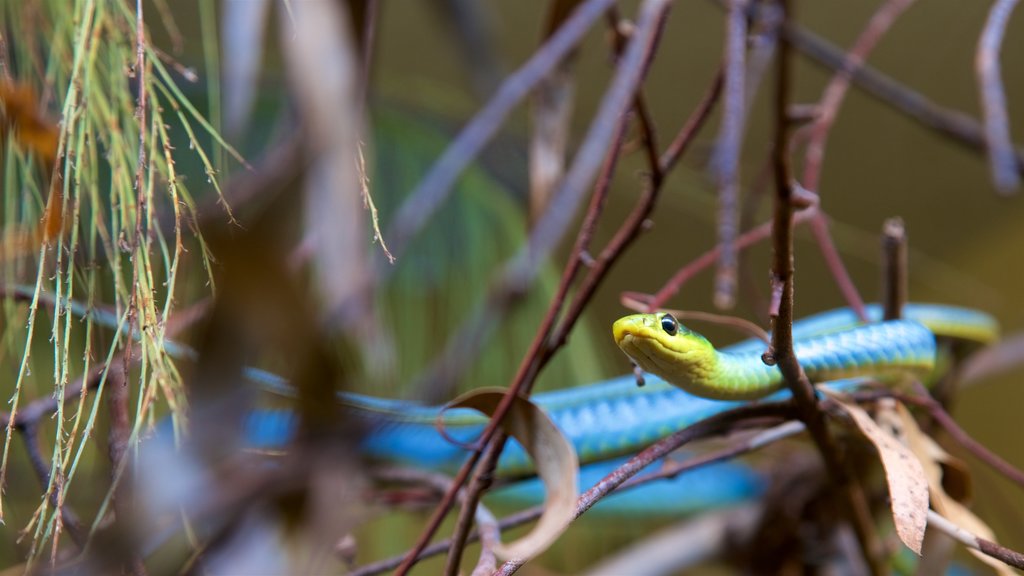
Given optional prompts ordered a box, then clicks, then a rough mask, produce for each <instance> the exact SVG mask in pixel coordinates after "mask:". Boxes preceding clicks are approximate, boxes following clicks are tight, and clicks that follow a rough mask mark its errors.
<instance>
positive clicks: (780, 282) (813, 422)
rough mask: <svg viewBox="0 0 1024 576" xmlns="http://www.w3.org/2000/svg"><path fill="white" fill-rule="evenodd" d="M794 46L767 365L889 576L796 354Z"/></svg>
mask: <svg viewBox="0 0 1024 576" xmlns="http://www.w3.org/2000/svg"><path fill="white" fill-rule="evenodd" d="M782 7H783V9H784V10H785V15H784V17H785V18H786V20H787V21H791V20H792V13H791V12H790V10H789V3H788V2H786V0H783V2H782ZM789 52H790V47H789V42H788V41H787V40H785V39H783V40H782V42H780V44H779V53H778V57H777V61H776V64H777V68H776V91H775V102H774V105H775V110H774V113H775V120H774V122H775V141H774V147H773V165H774V173H775V192H776V194H775V214H774V219H773V223H772V245H773V259H772V287H773V292H774V293H776V294H778V304H779V308H778V313H777V314H773V318H772V343H771V346H770V347H769V349H768V352H767V353H766V354H765V361H766V363H769V364H773V363H774V364H777V365H778V367H779V370H780V371H781V372H782V374H783V376H784V377H785V381H786V385H787V386H788V387H789V389H790V391H791V392H792V395H793V402H794V404H795V406H796V408H797V411H798V413H799V415H800V419H801V420H802V421H803V423H804V425H805V426H807V430H808V432H809V433H810V434H811V438H812V439H813V440H814V443H815V445H816V446H817V448H818V452H819V453H820V454H821V457H822V459H823V460H824V462H825V466H826V468H827V469H828V472H829V476H830V477H831V478H832V481H833V482H834V483H835V484H836V485H837V486H838V487H839V489H840V491H841V493H843V495H844V496H845V499H844V501H845V503H846V507H847V513H848V514H849V518H850V520H851V522H852V524H853V527H854V531H855V532H856V534H857V539H858V541H859V543H860V547H861V551H862V553H863V554H864V558H865V560H866V561H867V564H868V565H869V567H870V568H871V572H872V574H874V575H875V576H881V575H882V574H885V573H886V566H885V562H884V561H883V550H882V547H881V542H880V540H879V539H878V535H877V534H876V533H875V529H874V521H873V519H872V518H871V511H870V508H869V506H868V502H867V498H866V496H865V495H864V492H863V490H862V488H861V487H860V485H859V484H857V483H856V482H855V481H854V479H853V477H852V476H851V474H850V472H849V471H848V470H847V467H846V463H845V462H844V461H843V455H842V453H841V452H840V450H839V446H838V445H837V444H836V442H835V439H834V438H833V437H832V435H831V433H830V432H829V430H828V425H827V423H826V421H825V414H824V413H823V412H822V411H821V410H820V409H819V407H818V403H817V398H816V396H815V391H814V387H813V386H812V385H811V382H810V380H808V378H807V375H806V374H805V373H804V370H803V367H801V366H800V362H799V361H798V360H797V357H796V354H795V353H794V351H793V293H794V290H793V206H792V204H791V202H792V197H793V190H792V181H793V180H792V177H791V175H790V174H791V173H790V166H789V157H788V152H789V147H788V141H789V129H788V126H789V120H788V117H787V109H788V106H789V90H790V82H791V80H790V78H791V76H790V74H791V72H790V65H791V62H790V60H791V58H790V55H789Z"/></svg>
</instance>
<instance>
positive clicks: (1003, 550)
mask: <svg viewBox="0 0 1024 576" xmlns="http://www.w3.org/2000/svg"><path fill="white" fill-rule="evenodd" d="M928 527H929V528H935V529H937V530H941V531H942V532H943V533H944V534H947V535H949V536H952V537H953V538H954V539H955V540H957V541H958V542H960V543H961V544H963V545H964V546H967V547H968V548H973V549H975V550H977V551H979V552H981V553H982V554H985V555H986V556H991V557H993V558H995V559H996V560H999V561H1000V562H1003V563H1004V564H1006V565H1007V566H1013V567H1014V568H1020V569H1022V570H1024V554H1021V553H1020V552H1017V551H1016V550H1011V549H1009V548H1007V547H1005V546H1000V545H999V544H996V543H995V542H990V541H988V540H986V539H984V538H981V537H980V536H976V535H974V534H972V533H970V532H968V531H967V530H965V529H963V528H961V527H959V526H957V525H956V524H953V523H952V522H950V521H949V520H947V519H946V518H945V517H943V516H941V515H940V514H939V513H938V512H936V511H934V510H929V511H928Z"/></svg>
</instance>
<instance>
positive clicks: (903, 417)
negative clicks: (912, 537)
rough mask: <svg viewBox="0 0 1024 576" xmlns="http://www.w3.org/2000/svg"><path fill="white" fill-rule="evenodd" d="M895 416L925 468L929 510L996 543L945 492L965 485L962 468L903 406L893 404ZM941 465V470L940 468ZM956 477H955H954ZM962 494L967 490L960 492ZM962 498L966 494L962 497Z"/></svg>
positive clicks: (991, 562)
mask: <svg viewBox="0 0 1024 576" xmlns="http://www.w3.org/2000/svg"><path fill="white" fill-rule="evenodd" d="M895 417H896V418H897V419H898V420H899V425H900V427H901V429H902V431H903V437H904V440H905V442H906V443H907V446H908V447H909V448H910V449H911V450H912V451H913V452H914V454H916V455H917V457H918V459H919V460H920V461H921V463H922V465H923V466H924V469H925V476H926V477H927V479H928V489H929V492H930V493H931V502H932V508H934V509H935V511H936V512H938V513H939V514H941V515H942V516H944V517H945V518H946V519H947V520H949V521H950V522H952V523H953V524H956V525H957V526H960V527H961V528H964V529H966V530H967V531H969V532H971V533H972V534H974V535H976V536H980V537H981V538H984V539H986V540H989V541H991V542H996V537H995V534H994V533H993V532H992V529H991V528H989V527H988V525H987V524H985V522H984V521H982V520H981V519H980V518H978V517H977V516H975V515H974V513H973V512H971V510H970V509H969V508H967V507H966V506H965V505H963V504H961V503H960V502H959V501H957V499H956V498H953V497H951V496H950V495H949V494H948V493H947V492H946V488H945V486H946V485H954V486H961V487H963V486H969V485H970V482H969V476H967V472H966V469H965V468H964V466H963V464H962V463H960V461H959V460H957V459H956V458H954V457H953V456H950V455H949V454H948V453H947V452H946V451H945V450H943V449H942V447H941V446H939V445H938V444H937V443H936V442H935V441H934V440H932V439H931V437H929V436H928V435H927V434H925V433H924V432H923V431H922V430H921V429H920V428H919V427H918V426H917V421H916V420H914V416H913V415H912V414H911V413H910V411H909V410H907V408H906V407H905V406H903V404H899V403H897V404H896V409H895ZM943 465H945V468H943ZM948 474H952V475H954V478H945V481H944V475H948ZM956 476H959V478H958V477H956ZM963 491H964V492H965V493H966V492H969V490H963ZM963 495H964V496H966V494H963ZM968 551H969V552H970V553H971V554H973V555H974V557H975V558H977V559H978V560H981V561H982V562H984V563H985V564H987V565H988V566H990V567H991V568H992V569H993V570H995V572H996V573H997V574H1006V575H1010V574H1014V571H1013V570H1011V569H1010V568H1009V567H1008V566H1006V564H1003V563H1002V562H1000V561H999V560H996V559H995V558H992V557H991V556H987V555H985V554H982V553H981V552H979V551H978V550H974V549H972V548H968Z"/></svg>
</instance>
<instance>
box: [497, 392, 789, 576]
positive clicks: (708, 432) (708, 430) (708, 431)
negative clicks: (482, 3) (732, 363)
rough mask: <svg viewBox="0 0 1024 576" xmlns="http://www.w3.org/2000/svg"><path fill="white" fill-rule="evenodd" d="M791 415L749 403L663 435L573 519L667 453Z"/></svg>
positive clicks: (509, 569)
mask: <svg viewBox="0 0 1024 576" xmlns="http://www.w3.org/2000/svg"><path fill="white" fill-rule="evenodd" d="M793 415H794V414H793V407H792V405H791V404H789V403H777V402H775V403H768V402H765V403H761V404H749V405H746V406H741V407H739V408H734V409H732V410H728V411H725V412H720V413H718V414H716V415H714V416H711V417H709V418H706V419H704V420H701V421H700V422H697V423H695V424H693V425H691V426H688V427H686V428H684V429H682V430H680V431H678V432H676V433H674V434H672V435H671V436H666V437H665V438H662V439H661V440H659V441H657V442H655V443H654V444H651V445H650V446H649V447H648V448H646V449H645V450H643V451H642V452H640V453H639V454H637V455H636V456H633V457H632V458H630V459H629V460H628V461H626V462H625V463H624V464H622V465H621V466H619V467H618V468H616V469H615V470H613V471H612V472H611V473H609V474H608V475H607V476H605V477H604V478H602V479H601V480H600V481H599V482H598V483H597V484H595V485H594V486H593V487H591V488H590V489H589V490H587V491H586V492H584V493H583V494H580V497H579V498H578V499H577V501H576V512H575V514H574V516H573V519H576V518H579V517H580V516H582V515H583V514H584V513H585V512H586V511H587V510H590V508H592V507H593V506H594V504H597V503H598V502H599V501H601V499H602V498H604V497H605V496H607V495H608V494H610V493H612V492H613V491H614V490H615V489H616V488H618V487H619V486H621V485H622V484H623V483H625V482H626V481H627V480H629V479H630V478H632V477H633V476H635V475H636V474H637V473H639V472H640V471H641V470H643V469H644V468H646V467H647V466H650V465H651V464H652V463H654V462H656V461H658V460H660V459H662V458H664V457H665V456H666V455H667V454H669V453H670V452H672V451H674V450H677V449H679V448H680V447H682V446H684V445H685V444H687V443H689V442H692V441H694V440H697V439H700V438H707V437H709V436H714V435H718V434H722V433H723V432H726V431H728V430H730V429H732V428H733V427H734V426H735V425H736V424H737V423H742V422H744V421H750V420H757V419H761V418H783V419H785V418H790V417H792V416H793ZM524 563H525V561H522V560H510V561H508V562H505V564H503V565H502V567H501V568H500V569H499V570H498V571H497V572H495V574H501V575H503V576H504V575H508V574H513V573H515V572H516V571H517V570H518V569H519V568H520V567H522V565H523V564H524Z"/></svg>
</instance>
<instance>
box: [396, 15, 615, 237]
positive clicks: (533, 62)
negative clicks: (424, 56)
mask: <svg viewBox="0 0 1024 576" xmlns="http://www.w3.org/2000/svg"><path fill="white" fill-rule="evenodd" d="M613 4H614V0H587V1H586V2H583V3H582V4H580V6H579V7H578V8H577V9H576V11H575V12H574V13H573V14H572V16H570V17H569V18H568V19H567V20H566V21H565V24H563V25H562V27H561V28H559V29H558V31H557V32H555V33H554V34H553V35H552V36H551V38H550V39H548V41H547V42H545V43H544V45H543V46H541V47H540V48H539V49H538V50H537V51H536V52H534V53H533V56H532V57H531V58H530V59H529V60H528V61H527V62H526V64H524V65H523V66H522V67H521V68H519V70H517V71H516V72H515V73H513V74H512V75H510V76H509V77H508V78H506V79H505V81H504V82H503V83H502V85H501V87H500V88H498V91H497V93H496V94H495V95H494V98H492V99H491V100H490V102H488V103H487V105H486V106H485V107H484V108H483V109H482V110H481V111H480V112H479V113H478V114H477V115H476V117H474V118H473V120H472V121H470V123H469V124H468V125H466V127H465V128H464V129H463V130H462V132H460V133H459V135H458V136H457V137H456V139H455V141H454V142H452V143H451V145H449V146H448V148H447V149H446V150H445V151H444V154H442V155H441V158H439V159H438V161H437V162H436V163H435V164H434V165H433V167H431V169H430V172H429V173H427V175H426V176H425V177H424V178H423V180H422V181H421V182H420V183H419V185H417V186H416V189H415V190H413V191H412V192H411V193H410V194H409V197H408V199H407V200H406V201H405V202H404V203H403V204H402V206H401V207H400V208H399V209H398V212H397V213H396V214H395V218H394V221H393V223H392V225H391V227H390V229H389V230H388V232H389V233H388V234H386V236H388V237H389V238H390V240H389V242H390V244H391V252H392V253H393V254H394V255H395V256H396V257H401V255H402V253H403V252H404V251H405V248H406V247H407V246H408V243H409V241H410V240H411V239H412V238H413V237H414V236H415V235H416V234H417V233H418V232H419V231H420V229H422V228H423V226H424V225H425V224H426V223H427V221H428V220H429V219H430V217H431V216H432V215H433V213H434V212H435V211H436V210H437V208H438V207H440V206H441V203H442V202H444V199H445V198H446V197H447V196H448V193H449V192H450V191H451V187H452V184H454V183H455V180H456V179H457V178H458V177H459V174H461V173H462V171H463V170H465V168H466V167H467V166H468V165H469V164H470V162H472V161H473V158H476V156H477V154H478V153H479V152H480V150H481V149H483V147H484V145H485V144H487V142H488V141H489V140H490V139H491V138H492V137H493V136H494V135H495V134H496V133H497V131H498V128H499V127H500V126H501V123H502V122H503V121H504V119H505V117H506V116H508V114H509V112H511V111H512V109H513V108H515V106H516V105H518V104H519V103H520V102H521V101H522V100H523V99H524V98H526V96H527V95H528V94H529V93H530V91H531V90H532V89H533V88H534V87H535V86H536V85H537V84H538V83H539V82H541V81H542V80H543V79H544V78H545V77H546V76H547V75H548V74H549V73H550V72H551V70H553V69H554V68H555V67H556V66H557V65H558V63H559V62H561V61H562V59H563V58H565V56H566V55H567V54H568V53H569V52H571V51H572V50H573V49H574V48H575V47H576V44H578V43H579V41H580V39H581V38H582V37H583V35H584V34H586V32H587V30H589V29H590V27H591V26H592V25H593V23H594V21H596V20H597V19H598V18H600V17H601V16H603V15H604V13H605V12H606V11H607V10H608V8H609V7H610V6H612V5H613Z"/></svg>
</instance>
